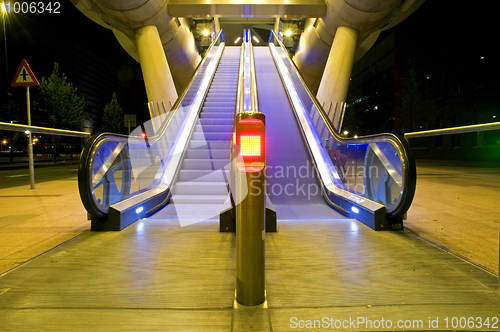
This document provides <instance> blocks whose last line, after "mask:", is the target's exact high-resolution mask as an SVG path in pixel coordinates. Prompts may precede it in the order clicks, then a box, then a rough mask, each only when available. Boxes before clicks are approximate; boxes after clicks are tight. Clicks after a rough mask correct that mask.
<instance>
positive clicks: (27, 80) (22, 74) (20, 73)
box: [10, 59, 40, 189]
mask: <svg viewBox="0 0 500 332" xmlns="http://www.w3.org/2000/svg"><path fill="white" fill-rule="evenodd" d="M10 85H11V86H25V87H26V107H27V111H28V126H31V110H30V86H39V85H40V83H38V80H37V79H36V77H35V75H34V74H33V72H32V71H31V68H30V66H29V65H28V63H27V62H26V60H24V59H23V60H22V61H21V65H20V66H19V69H18V70H17V72H16V75H15V76H14V80H13V81H12V83H11V84H10ZM27 134H28V158H29V169H30V189H35V166H34V162H33V139H32V138H31V132H30V131H28V132H27Z"/></svg>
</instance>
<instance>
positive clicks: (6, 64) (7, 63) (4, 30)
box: [2, 13, 10, 103]
mask: <svg viewBox="0 0 500 332" xmlns="http://www.w3.org/2000/svg"><path fill="white" fill-rule="evenodd" d="M6 20H7V13H4V14H3V19H2V21H3V41H4V44H5V71H6V74H7V77H6V78H7V96H8V97H7V101H8V102H9V103H10V81H9V79H10V76H9V58H8V57H7V30H6V28H5V21H6Z"/></svg>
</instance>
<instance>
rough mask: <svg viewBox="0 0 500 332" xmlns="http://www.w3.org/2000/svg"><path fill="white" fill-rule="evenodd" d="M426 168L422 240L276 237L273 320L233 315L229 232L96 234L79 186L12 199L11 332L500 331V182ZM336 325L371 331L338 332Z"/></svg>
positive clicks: (52, 186) (256, 313) (2, 258)
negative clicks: (466, 322) (466, 324)
mask: <svg viewBox="0 0 500 332" xmlns="http://www.w3.org/2000/svg"><path fill="white" fill-rule="evenodd" d="M418 165H419V167H418V172H419V174H420V178H419V183H418V186H419V187H418V189H417V196H416V198H415V203H414V205H413V206H412V208H411V210H410V212H409V219H408V221H407V223H406V226H407V227H409V228H411V229H413V231H408V230H405V231H401V232H374V231H372V230H371V229H369V228H367V227H366V226H364V225H362V224H360V223H358V222H356V221H354V220H350V219H345V218H342V217H341V216H337V217H334V218H335V219H333V220H320V219H318V220H295V221H294V220H287V221H284V222H282V223H281V224H279V226H278V227H279V229H278V232H277V233H273V234H267V235H266V288H267V300H268V302H267V304H268V309H262V308H261V309H249V308H242V307H241V306H240V307H238V308H236V309H234V308H233V298H234V293H233V290H234V288H235V277H234V276H235V266H236V265H235V256H236V253H235V238H234V234H230V233H219V232H218V224H217V222H216V221H207V222H202V223H198V224H194V225H191V226H188V227H179V223H178V221H177V220H170V221H167V220H162V219H161V218H158V219H155V218H154V217H153V218H149V219H147V220H144V221H141V222H137V223H135V224H133V225H131V226H130V227H128V228H126V229H125V230H124V231H122V232H104V233H99V232H97V233H96V232H87V230H88V229H89V225H90V223H89V222H88V221H87V220H86V219H87V218H86V212H85V210H84V208H83V206H82V204H81V202H80V199H79V195H78V190H77V181H76V178H73V179H69V180H64V181H53V182H45V183H40V184H37V188H36V189H35V190H30V189H29V188H28V186H22V187H14V188H8V189H1V190H0V206H1V207H2V215H1V216H0V230H1V232H0V253H1V254H0V264H1V267H2V271H7V270H11V271H10V272H7V273H3V274H1V273H0V330H1V331H7V330H18V331H29V330H37V331H45V330H57V331H63V330H64V331H111V330H113V331H130V330H141V331H148V330H151V331H153V330H171V331H200V330H203V331H249V330H257V331H271V330H272V331H274V332H276V331H292V330H303V329H300V328H299V327H300V326H307V324H316V323H318V324H323V325H321V326H323V327H324V326H327V327H328V328H329V329H330V330H365V331H366V330H381V329H380V328H378V329H377V328H373V327H370V326H369V325H367V324H369V322H367V321H371V322H372V323H371V324H379V326H380V324H381V322H382V319H384V320H385V322H387V321H388V320H390V321H391V324H393V325H392V327H391V328H388V325H385V329H383V330H403V329H406V330H438V329H439V330H449V329H452V328H453V326H452V323H453V317H457V318H458V319H460V317H466V318H469V317H473V318H474V322H475V325H474V328H469V329H468V330H498V329H499V325H500V322H498V317H499V314H498V313H499V312H500V293H499V292H498V278H497V276H496V275H494V274H492V273H489V272H488V271H487V270H488V269H490V270H494V269H495V264H494V263H495V260H496V262H498V256H497V255H498V217H496V214H495V210H497V208H496V209H495V208H494V207H495V206H496V205H493V206H491V204H492V202H493V203H494V202H497V201H498V195H499V191H498V189H497V187H496V186H497V185H498V182H500V181H499V176H498V169H494V168H481V169H478V168H474V169H470V168H467V167H466V166H464V165H463V166H460V167H455V166H451V165H450V164H441V165H439V164H435V163H425V162H424V163H419V164H418ZM471 170H473V172H472V171H471ZM485 190H487V191H486V192H485ZM489 196H491V199H492V201H490V200H489V199H490V198H489ZM455 197H456V200H457V201H460V202H461V203H462V201H465V203H466V205H465V206H462V205H459V204H457V203H456V201H455ZM431 207H432V208H431ZM477 207H480V211H481V212H480V213H478V212H477V211H478V209H477ZM490 208H491V209H492V210H489V209H490ZM4 211H5V212H4ZM435 219H437V220H435ZM478 224H480V226H478ZM445 230H447V232H445ZM415 232H416V233H415ZM417 233H419V234H421V235H420V236H425V237H426V238H427V239H429V240H430V241H432V242H434V243H438V244H439V245H441V246H445V247H446V248H448V250H447V251H451V252H455V251H456V252H458V253H459V254H460V255H461V256H464V257H466V258H467V259H469V260H473V261H475V262H476V263H477V264H482V265H484V266H488V264H491V268H489V267H487V268H486V269H482V268H477V267H476V266H474V265H471V264H469V263H467V262H465V261H464V260H462V259H460V258H457V257H456V256H454V255H451V254H449V253H448V252H447V251H444V250H442V249H440V248H439V247H436V246H434V245H431V244H429V243H427V242H425V241H422V240H421V238H420V236H418V235H416V234H417ZM74 237H76V239H74V240H73V241H70V242H67V243H65V244H64V245H60V246H58V245H59V244H61V243H64V242H66V241H68V240H69V239H71V238H74ZM495 238H496V241H495ZM464 242H466V243H469V242H470V244H464ZM486 247H488V248H490V249H487V250H485V249H484V248H486ZM51 248H53V249H51ZM495 248H496V254H495ZM47 250H49V251H48V252H46V251H47ZM483 251H484V252H490V251H491V255H488V254H486V255H483V254H482V252H483ZM44 252H46V253H45V254H43V255H41V254H42V253H44ZM478 252H479V253H481V254H478ZM469 254H470V255H472V256H470V257H469V256H468V255H469ZM33 257H36V258H34V259H33ZM480 259H481V260H482V261H480ZM26 261H28V262H26ZM24 262H26V263H24ZM22 263H24V264H22ZM497 264H498V263H497ZM19 265H21V266H19ZM497 266H498V265H497ZM16 267H17V268H16ZM325 317H326V318H327V321H328V324H338V322H340V324H342V323H343V322H344V321H350V320H356V322H360V319H364V320H365V321H364V322H363V323H360V324H355V325H351V324H349V328H340V329H336V328H335V327H333V325H325V324H327V323H326V322H327V321H325V320H324V318H325ZM478 317H480V319H481V322H485V321H486V319H487V318H488V319H489V320H488V321H489V328H488V326H486V325H481V327H479V326H477V324H478V323H477V322H478ZM494 317H497V318H496V322H497V323H496V325H492V323H493V321H495V319H494ZM446 318H448V323H447V322H446V320H445V319H446ZM436 319H438V321H436V322H437V323H438V328H437V329H435V328H434V325H433V324H434V321H435V320H436ZM338 320H340V321H338ZM400 321H401V323H402V324H405V325H407V327H406V328H398V327H397V326H396V324H398V323H400ZM457 322H458V324H459V321H458V320H457V321H456V322H455V323H457ZM411 324H418V325H417V326H415V325H412V326H411V327H408V326H410V325H411ZM446 324H448V326H447V325H446ZM455 325H456V324H455ZM311 326H312V325H311ZM353 326H355V328H352V327H353ZM375 326H376V325H375ZM455 329H456V328H455Z"/></svg>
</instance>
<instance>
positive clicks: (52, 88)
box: [38, 63, 85, 130]
mask: <svg viewBox="0 0 500 332" xmlns="http://www.w3.org/2000/svg"><path fill="white" fill-rule="evenodd" d="M38 89H39V93H40V103H38V107H39V111H40V113H41V114H43V115H44V119H45V121H43V122H44V123H42V125H46V126H50V127H53V128H58V129H69V130H80V123H81V121H82V113H83V108H84V106H85V105H84V103H83V101H84V98H83V97H80V96H79V95H78V94H77V93H76V91H77V89H76V88H75V87H73V84H71V83H69V82H67V77H66V75H64V73H61V74H59V65H58V64H57V63H54V71H53V72H52V74H51V75H50V76H49V78H48V79H46V78H45V77H42V80H41V82H40V86H39V88H38Z"/></svg>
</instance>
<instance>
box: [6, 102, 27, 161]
mask: <svg viewBox="0 0 500 332" xmlns="http://www.w3.org/2000/svg"><path fill="white" fill-rule="evenodd" d="M7 100H8V101H7V103H6V104H3V105H2V107H1V108H0V121H3V122H13V123H26V121H27V119H26V118H27V114H26V112H22V111H21V108H20V107H19V104H17V103H16V102H15V101H14V98H12V93H10V92H8V93H7ZM24 137H26V136H25V134H24V133H23V132H19V131H10V132H9V140H10V142H9V144H10V147H11V148H10V162H13V160H14V150H16V142H17V141H18V140H19V139H22V138H24Z"/></svg>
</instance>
